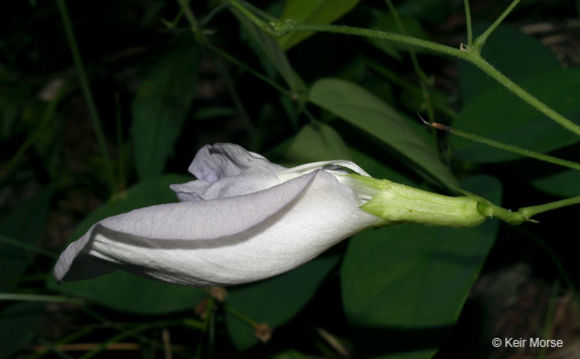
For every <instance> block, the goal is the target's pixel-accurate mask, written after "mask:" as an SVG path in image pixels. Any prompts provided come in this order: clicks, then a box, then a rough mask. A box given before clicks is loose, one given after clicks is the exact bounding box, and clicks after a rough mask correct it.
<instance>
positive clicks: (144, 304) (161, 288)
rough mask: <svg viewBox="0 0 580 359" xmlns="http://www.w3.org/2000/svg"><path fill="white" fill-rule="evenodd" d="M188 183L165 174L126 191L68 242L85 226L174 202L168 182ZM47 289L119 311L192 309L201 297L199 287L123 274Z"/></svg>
mask: <svg viewBox="0 0 580 359" xmlns="http://www.w3.org/2000/svg"><path fill="white" fill-rule="evenodd" d="M188 180H191V177H186V176H177V175H166V176H163V177H160V178H155V179H150V180H147V181H144V182H142V183H139V184H137V185H135V186H133V187H132V188H130V189H129V190H128V191H127V192H126V193H124V194H123V195H122V196H121V197H119V198H117V199H115V200H113V201H112V202H110V203H107V204H105V205H103V206H101V207H99V208H97V209H96V210H95V211H94V212H93V213H91V214H90V215H89V216H88V217H87V218H85V219H84V220H83V221H82V222H81V223H80V224H79V226H78V227H77V228H76V230H75V231H74V233H73V235H72V239H77V238H79V237H80V236H82V235H83V233H85V232H86V231H87V230H88V229H89V227H90V226H91V225H92V224H93V223H95V222H97V221H99V220H101V219H103V218H106V217H110V216H113V215H116V214H119V213H124V212H128V211H130V210H133V209H136V208H141V207H145V206H151V205H155V204H161V203H169V202H175V195H174V194H173V192H172V191H171V190H169V185H170V184H172V183H180V182H185V181H188ZM48 284H49V287H50V288H51V289H53V290H57V291H60V292H61V293H65V294H68V295H73V296H78V297H82V298H88V299H90V300H93V301H95V302H97V303H99V304H102V305H104V306H107V307H110V308H114V309H117V310H120V311H126V312H132V313H141V314H161V313H169V312H175V311H179V310H184V309H188V308H193V307H194V306H195V305H196V304H197V303H198V302H199V301H200V300H201V299H202V298H204V297H205V293H204V292H203V290H201V289H199V288H192V287H184V286H177V285H173V284H169V283H165V282H159V281H155V280H150V279H146V278H142V277H138V276H135V275H132V274H130V273H127V272H124V271H116V272H113V273H111V274H108V275H105V276H102V277H98V278H94V279H90V280H83V281H74V282H63V283H56V281H55V280H54V279H53V278H51V279H50V280H49V283H48Z"/></svg>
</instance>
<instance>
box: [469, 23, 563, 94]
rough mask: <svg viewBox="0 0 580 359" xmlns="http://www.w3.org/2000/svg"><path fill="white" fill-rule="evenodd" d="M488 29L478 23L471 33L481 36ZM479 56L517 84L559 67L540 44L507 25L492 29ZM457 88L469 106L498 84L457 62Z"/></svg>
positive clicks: (478, 70) (474, 69) (550, 54)
mask: <svg viewBox="0 0 580 359" xmlns="http://www.w3.org/2000/svg"><path fill="white" fill-rule="evenodd" d="M487 26H488V25H487V24H486V25H484V24H477V25H476V26H474V29H473V31H474V33H475V34H479V33H482V32H483V31H484V30H485V29H486V28H487ZM482 56H483V57H484V58H485V59H486V60H487V61H488V62H490V63H491V64H493V65H494V66H495V67H496V68H497V69H498V70H499V71H501V72H503V73H504V74H505V75H506V76H508V77H509V78H511V79H512V80H514V81H516V82H519V81H520V79H525V78H526V77H529V76H531V75H535V74H541V73H544V72H547V71H552V70H557V69H559V68H561V66H560V64H559V62H558V59H556V56H554V54H553V53H552V52H551V51H550V49H548V48H547V47H546V46H544V45H542V43H541V42H540V41H538V40H536V39H535V38H533V37H532V36H529V35H526V34H524V33H523V32H522V31H521V30H519V29H517V28H514V27H511V26H507V25H500V26H499V27H498V28H497V29H495V31H494V32H493V34H492V35H491V36H490V37H489V38H488V40H487V41H486V43H485V46H484V47H483V50H482ZM459 85H460V88H461V98H462V100H463V103H464V104H468V103H469V102H470V101H471V100H472V99H473V98H474V96H475V95H477V94H479V93H481V92H482V91H485V90H486V89H489V88H493V87H495V86H497V85H498V83H497V81H495V80H493V79H492V78H491V77H489V76H488V75H486V74H485V73H484V72H482V71H481V70H480V69H478V68H476V67H475V66H474V65H471V64H470V63H468V62H466V61H462V62H460V63H459Z"/></svg>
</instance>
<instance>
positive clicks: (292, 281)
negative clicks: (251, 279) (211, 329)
mask: <svg viewBox="0 0 580 359" xmlns="http://www.w3.org/2000/svg"><path fill="white" fill-rule="evenodd" d="M338 260H339V256H338V255H337V254H332V255H329V254H326V255H323V256H322V257H319V258H317V259H315V260H313V261H311V262H308V263H306V264H304V265H303V266H301V267H298V268H296V269H294V270H292V271H290V272H288V273H285V274H282V275H280V276H277V277H274V278H270V279H267V280H265V281H262V282H257V283H252V284H248V285H245V286H241V287H233V288H231V289H230V290H229V291H228V296H227V299H226V304H227V305H228V306H230V307H231V308H233V309H234V310H235V311H236V312H238V313H241V314H242V315H244V316H246V317H248V318H250V319H252V320H253V321H255V322H257V323H267V324H268V325H269V326H270V327H271V328H272V329H274V328H276V327H278V326H280V325H282V324H284V323H286V322H287V321H289V320H290V319H292V318H293V317H294V316H295V315H296V314H298V312H299V311H300V310H301V309H302V308H303V307H304V306H305V305H306V304H307V303H308V301H310V299H311V298H312V297H313V296H314V294H315V293H316V289H317V288H318V286H319V285H320V283H321V282H322V281H323V280H324V278H326V276H327V275H328V273H329V272H330V270H331V269H332V268H333V267H334V266H335V265H336V264H337V263H338ZM226 324H227V330H228V333H229V335H230V338H231V339H232V342H233V343H234V345H235V346H236V347H237V348H238V349H240V350H245V349H248V348H249V347H251V346H252V345H254V344H256V343H257V342H258V339H257V338H256V337H255V336H254V329H253V328H252V327H251V326H250V325H249V324H247V323H245V322H243V321H242V320H241V319H240V318H238V317H236V316H235V315H233V314H231V313H230V312H226ZM274 335H276V334H275V333H274Z"/></svg>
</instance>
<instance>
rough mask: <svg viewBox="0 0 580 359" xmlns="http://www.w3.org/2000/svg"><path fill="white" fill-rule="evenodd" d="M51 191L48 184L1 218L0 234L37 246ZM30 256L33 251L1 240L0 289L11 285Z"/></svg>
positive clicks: (16, 279) (20, 273)
mask: <svg viewBox="0 0 580 359" xmlns="http://www.w3.org/2000/svg"><path fill="white" fill-rule="evenodd" d="M53 193H54V187H53V186H52V185H50V186H48V187H46V188H45V189H43V190H41V191H40V192H38V193H37V194H35V195H34V196H33V197H32V198H30V199H29V200H27V201H25V202H23V203H22V204H21V205H20V206H19V207H17V208H16V209H14V210H13V211H12V212H11V213H9V214H8V215H7V216H5V217H3V218H2V219H0V234H2V235H4V236H6V237H9V238H11V239H13V240H15V241H18V242H19V243H22V244H24V245H28V246H30V247H34V246H38V245H39V242H40V238H41V235H42V232H43V229H44V223H45V221H46V216H47V215H48V210H49V208H50V200H51V198H52V195H53ZM33 257H34V252H31V251H27V250H25V249H22V248H18V247H14V246H10V245H9V244H4V243H0V263H2V275H1V276H0V290H2V291H8V290H11V289H12V288H14V287H15V286H16V284H17V283H18V281H19V280H20V276H21V275H22V274H23V273H24V271H25V270H26V268H27V267H28V265H29V264H30V262H31V260H32V258H33Z"/></svg>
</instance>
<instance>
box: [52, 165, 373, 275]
mask: <svg viewBox="0 0 580 359" xmlns="http://www.w3.org/2000/svg"><path fill="white" fill-rule="evenodd" d="M357 204H358V201H357V198H356V196H355V194H354V193H353V191H352V190H351V189H350V188H348V187H347V186H345V185H342V184H340V183H339V182H338V181H337V180H336V179H335V178H334V177H333V176H332V175H330V174H328V173H326V172H324V171H316V172H312V173H310V174H307V175H304V176H301V177H298V178H296V179H294V180H292V181H288V182H285V183H283V184H280V185H278V186H275V187H272V188H270V189H268V190H265V191H260V192H256V193H252V194H248V195H245V196H238V197H230V198H222V199H215V200H209V201H203V202H200V201H194V202H180V203H173V204H166V205H160V206H153V207H147V208H143V209H139V210H135V211H132V212H129V213H126V214H122V215H119V216H115V217H110V218H107V219H105V220H103V221H101V222H99V224H98V225H97V226H94V227H93V228H92V229H91V230H89V231H88V232H87V233H86V234H85V235H84V236H83V237H81V238H80V239H79V240H77V241H76V242H74V243H72V244H71V245H70V246H69V247H68V248H67V250H66V251H65V252H64V253H63V254H62V255H61V258H60V259H59V262H58V263H57V266H56V268H55V275H56V277H57V279H59V280H60V279H63V278H64V279H79V278H88V277H92V276H95V273H94V272H92V271H91V270H92V268H94V269H95V270H97V271H98V272H97V275H100V274H103V273H105V272H106V271H110V267H108V265H106V264H104V265H103V264H98V263H97V262H99V261H100V262H103V263H112V264H114V265H115V266H117V267H120V268H123V269H126V270H129V271H131V272H135V273H138V274H141V275H145V276H149V277H153V278H157V279H161V280H164V281H167V282H172V283H178V284H185V285H196V286H200V285H229V284H239V283H245V282H250V281H255V280H259V279H263V278H267V277H270V276H273V275H276V274H279V273H282V272H285V271H287V270H290V269H292V268H295V267H297V266H298V265H300V264H303V263H305V262H306V261H308V260H310V259H312V258H314V257H316V256H317V255H318V254H320V253H321V252H323V251H324V250H326V249H328V248H329V247H331V246H332V245H334V244H336V243H337V242H339V241H340V240H342V239H344V238H346V237H348V236H350V235H352V234H354V233H356V232H358V231H360V230H362V229H364V228H366V227H368V226H371V225H373V224H375V223H377V222H378V221H379V219H378V218H377V217H375V216H373V215H370V214H368V213H366V212H364V211H362V210H360V209H359V208H358V205H357ZM87 255H88V256H92V257H93V258H96V259H98V260H97V261H95V260H92V259H91V260H89V261H84V260H83V257H86V256H87Z"/></svg>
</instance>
